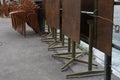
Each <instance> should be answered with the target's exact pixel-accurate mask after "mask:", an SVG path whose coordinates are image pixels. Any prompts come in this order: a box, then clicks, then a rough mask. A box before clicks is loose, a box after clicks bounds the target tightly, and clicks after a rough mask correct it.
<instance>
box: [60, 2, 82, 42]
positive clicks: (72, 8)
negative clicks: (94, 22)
mask: <svg viewBox="0 0 120 80" xmlns="http://www.w3.org/2000/svg"><path fill="white" fill-rule="evenodd" d="M62 8H63V13H62V31H63V34H64V35H67V36H68V37H69V38H71V39H72V40H73V41H75V42H77V43H79V42H80V36H79V35H80V11H81V0H63V1H62Z"/></svg>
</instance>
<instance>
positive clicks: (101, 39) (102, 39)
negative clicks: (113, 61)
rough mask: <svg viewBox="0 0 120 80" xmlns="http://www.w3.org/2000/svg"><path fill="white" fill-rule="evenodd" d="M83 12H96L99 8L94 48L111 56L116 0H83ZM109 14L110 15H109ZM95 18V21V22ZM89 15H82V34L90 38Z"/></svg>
mask: <svg viewBox="0 0 120 80" xmlns="http://www.w3.org/2000/svg"><path fill="white" fill-rule="evenodd" d="M82 2H83V3H82V10H83V11H94V10H95V5H96V8H97V17H96V16H94V18H95V17H96V19H97V21H96V22H97V23H96V27H95V30H94V31H95V32H94V46H95V47H96V48H97V49H99V50H100V51H102V52H104V53H105V54H107V55H111V50H112V29H113V23H112V21H113V3H114V0H109V1H105V0H98V2H95V0H90V2H89V1H88V0H83V1H82ZM85 2H86V3H85ZM108 13H109V14H108ZM94 18H93V20H94ZM88 19H89V16H88V15H85V14H82V15H81V34H82V35H85V36H87V37H89V36H88V35H89V33H88V31H89V25H88V24H87V20H88Z"/></svg>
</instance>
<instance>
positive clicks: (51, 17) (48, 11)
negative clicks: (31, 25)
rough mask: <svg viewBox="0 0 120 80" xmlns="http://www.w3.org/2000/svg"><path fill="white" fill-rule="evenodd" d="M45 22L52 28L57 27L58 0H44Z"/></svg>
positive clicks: (58, 18)
mask: <svg viewBox="0 0 120 80" xmlns="http://www.w3.org/2000/svg"><path fill="white" fill-rule="evenodd" d="M44 4H45V15H46V22H47V25H49V26H50V27H52V28H59V24H60V23H59V22H60V21H59V20H60V0H45V1H44Z"/></svg>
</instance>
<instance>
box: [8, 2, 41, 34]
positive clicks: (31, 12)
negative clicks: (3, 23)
mask: <svg viewBox="0 0 120 80" xmlns="http://www.w3.org/2000/svg"><path fill="white" fill-rule="evenodd" d="M38 8H39V7H38V6H37V5H36V4H35V3H34V2H33V1H31V0H21V2H20V4H15V3H13V4H11V5H10V13H9V14H10V16H11V20H12V26H13V28H14V29H15V30H16V31H18V32H19V33H20V34H22V35H23V36H26V24H28V25H29V26H30V27H31V28H32V29H33V30H34V31H35V32H36V33H40V28H39V23H38V17H37V16H38V15H37V10H38Z"/></svg>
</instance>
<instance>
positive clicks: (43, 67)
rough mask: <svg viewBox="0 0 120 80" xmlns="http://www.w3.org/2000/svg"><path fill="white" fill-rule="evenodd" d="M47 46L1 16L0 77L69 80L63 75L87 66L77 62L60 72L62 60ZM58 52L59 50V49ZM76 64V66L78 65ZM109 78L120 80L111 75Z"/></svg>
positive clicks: (7, 79) (98, 78)
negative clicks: (22, 33)
mask: <svg viewBox="0 0 120 80" xmlns="http://www.w3.org/2000/svg"><path fill="white" fill-rule="evenodd" d="M47 48H48V45H47V44H46V43H43V42H41V40H40V36H39V35H38V34H35V33H34V32H33V31H32V30H31V29H30V28H27V37H26V38H24V37H23V36H21V35H20V34H19V33H17V32H16V31H15V30H14V29H13V28H12V26H11V20H10V19H9V18H0V80H71V79H66V77H65V75H66V74H69V73H72V72H79V71H81V69H82V70H83V71H84V70H86V69H87V67H86V65H83V64H81V65H82V66H81V65H80V64H79V65H77V66H75V65H76V64H77V63H75V64H74V67H71V69H69V70H66V71H64V72H61V69H60V68H61V66H62V65H63V63H62V62H65V61H62V62H61V61H59V60H56V59H54V58H52V57H51V55H52V54H55V52H54V51H48V49H47ZM58 52H59V51H58ZM78 66H79V67H78ZM103 79H104V76H103V75H99V76H92V77H90V76H87V77H83V76H82V77H79V78H73V80H103ZM112 80H120V79H118V78H117V77H115V76H112Z"/></svg>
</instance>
